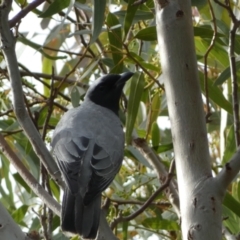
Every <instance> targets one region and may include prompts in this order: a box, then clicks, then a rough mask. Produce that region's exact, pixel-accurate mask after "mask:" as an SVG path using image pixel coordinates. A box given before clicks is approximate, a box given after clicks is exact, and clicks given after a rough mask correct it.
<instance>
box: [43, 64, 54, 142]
mask: <svg viewBox="0 0 240 240" xmlns="http://www.w3.org/2000/svg"><path fill="white" fill-rule="evenodd" d="M52 76H53V77H52V81H51V91H50V97H49V99H48V114H47V117H46V118H45V121H44V124H43V131H42V139H43V141H44V140H45V137H46V135H47V129H48V123H49V121H50V118H51V115H52V111H53V105H54V104H53V103H54V98H55V97H56V92H55V91H54V81H53V78H54V68H52Z"/></svg>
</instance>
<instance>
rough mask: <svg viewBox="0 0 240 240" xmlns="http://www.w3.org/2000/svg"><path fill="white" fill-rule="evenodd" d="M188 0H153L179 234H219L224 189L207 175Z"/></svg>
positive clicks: (186, 239)
mask: <svg viewBox="0 0 240 240" xmlns="http://www.w3.org/2000/svg"><path fill="white" fill-rule="evenodd" d="M190 4H191V1H186V0H179V1H162V0H155V8H156V21H157V34H158V44H159V54H160V58H161V66H162V71H163V78H164V86H165V90H166V95H167V102H168V109H169V117H170V121H171V130H172V136H173V144H174V153H175V159H176V171H177V178H178V188H179V198H180V211H181V229H182V236H183V239H184V240H189V239H194V240H195V239H211V240H217V239H221V201H222V197H223V193H224V191H221V188H219V187H218V184H217V182H216V181H215V179H214V178H213V177H212V173H211V167H210V155H209V149H208V139H207V131H206V123H205V118H204V111H203V102H202V97H201V91H200V86H199V78H198V70H197V64H196V55H195V48H194V37H193V27H192V13H191V5H190Z"/></svg>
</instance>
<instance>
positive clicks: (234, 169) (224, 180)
mask: <svg viewBox="0 0 240 240" xmlns="http://www.w3.org/2000/svg"><path fill="white" fill-rule="evenodd" d="M239 170H240V148H239V149H238V151H237V152H236V153H235V154H234V156H233V157H232V158H231V160H230V161H229V162H228V163H226V164H225V167H224V168H223V169H222V170H221V172H220V173H219V174H218V175H217V177H216V180H217V182H218V185H219V186H221V190H222V191H224V192H225V191H226V189H227V187H228V186H229V184H230V183H231V182H232V181H233V179H234V178H235V177H236V176H237V174H238V173H239Z"/></svg>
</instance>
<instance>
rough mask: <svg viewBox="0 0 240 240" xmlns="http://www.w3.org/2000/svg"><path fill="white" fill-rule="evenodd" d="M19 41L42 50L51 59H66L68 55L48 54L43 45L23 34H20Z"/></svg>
mask: <svg viewBox="0 0 240 240" xmlns="http://www.w3.org/2000/svg"><path fill="white" fill-rule="evenodd" d="M17 40H18V41H19V42H21V43H23V44H25V45H28V46H29V47H31V48H33V49H35V50H36V51H38V52H40V53H41V54H42V55H43V56H44V57H46V58H48V59H51V60H57V59H65V58H67V56H51V55H49V54H47V53H46V52H45V51H44V50H43V47H42V46H41V45H39V44H37V43H35V42H32V41H30V40H28V39H27V38H25V37H24V36H23V35H19V37H18V39H17Z"/></svg>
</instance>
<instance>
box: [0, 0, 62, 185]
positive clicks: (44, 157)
mask: <svg viewBox="0 0 240 240" xmlns="http://www.w3.org/2000/svg"><path fill="white" fill-rule="evenodd" d="M11 4H12V1H11V0H4V1H3V3H2V5H1V7H0V36H1V45H2V51H3V54H4V58H5V61H6V64H7V68H8V72H9V77H10V80H11V88H12V92H13V108H14V111H15V114H16V116H17V119H18V121H19V123H20V124H21V126H22V128H23V129H24V132H25V133H26V135H27V136H28V138H29V140H30V142H31V144H32V146H33V148H34V150H35V152H36V154H37V155H38V157H39V158H40V159H41V162H42V163H43V164H44V165H45V167H46V168H47V170H48V171H49V173H50V174H51V176H52V177H53V178H54V179H55V180H56V181H57V182H58V183H59V184H60V185H61V186H64V183H63V181H62V178H61V173H60V172H59V170H58V167H57V164H56V162H55V161H54V160H53V158H52V156H51V154H50V153H49V151H48V149H47V148H46V146H45V144H44V142H43V141H42V139H41V136H40V134H39V132H38V131H37V129H36V128H35V126H34V124H33V122H32V121H31V119H30V117H29V115H28V113H27V111H26V108H25V106H24V97H23V92H22V83H21V77H20V73H19V70H18V63H17V58H16V53H15V38H14V36H13V34H12V32H11V31H10V29H9V24H8V14H9V11H10V9H11Z"/></svg>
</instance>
